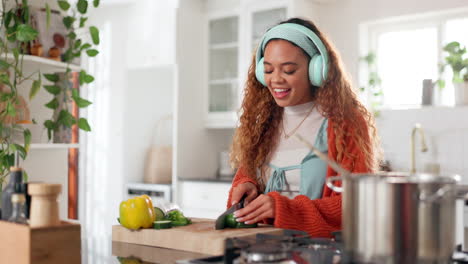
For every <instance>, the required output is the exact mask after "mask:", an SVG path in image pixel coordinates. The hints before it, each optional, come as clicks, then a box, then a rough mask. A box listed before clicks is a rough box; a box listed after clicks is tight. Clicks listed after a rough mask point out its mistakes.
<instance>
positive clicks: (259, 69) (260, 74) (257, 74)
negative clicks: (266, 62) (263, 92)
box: [255, 58, 267, 86]
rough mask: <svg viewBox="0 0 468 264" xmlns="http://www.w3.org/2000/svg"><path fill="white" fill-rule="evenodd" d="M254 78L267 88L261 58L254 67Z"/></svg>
mask: <svg viewBox="0 0 468 264" xmlns="http://www.w3.org/2000/svg"><path fill="white" fill-rule="evenodd" d="M255 77H257V80H258V81H259V82H260V83H261V84H263V86H267V85H266V82H265V70H264V66H263V58H261V59H260V60H259V61H258V62H257V65H255Z"/></svg>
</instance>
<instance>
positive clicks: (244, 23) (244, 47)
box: [204, 0, 310, 128]
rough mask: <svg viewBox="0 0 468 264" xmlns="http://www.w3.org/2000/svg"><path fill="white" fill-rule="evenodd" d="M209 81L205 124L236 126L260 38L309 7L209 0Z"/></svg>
mask: <svg viewBox="0 0 468 264" xmlns="http://www.w3.org/2000/svg"><path fill="white" fill-rule="evenodd" d="M205 7H206V10H207V17H208V19H207V28H208V30H207V31H208V34H207V36H208V41H207V47H208V52H207V56H208V58H207V62H208V63H207V64H208V65H207V74H206V78H207V82H206V83H207V85H205V87H206V102H207V103H206V104H205V105H204V111H205V113H206V118H205V125H206V127H207V128H235V127H236V124H237V119H238V117H237V114H236V112H237V110H238V109H239V107H240V104H241V102H242V90H243V87H244V84H245V81H246V77H247V71H248V67H249V64H250V62H251V56H252V55H253V54H254V52H255V50H256V47H257V45H258V42H259V40H260V38H261V37H262V35H263V34H264V33H265V31H266V30H267V29H268V28H270V27H272V26H274V25H275V24H277V23H278V22H280V21H283V20H285V19H286V18H287V17H289V16H295V15H299V13H300V12H299V10H301V12H304V8H306V11H307V10H310V6H309V5H306V4H305V3H304V1H297V0H296V1H292V0H289V1H288V0H280V1H261V2H260V1H251V0H244V1H238V2H237V5H236V4H235V3H234V4H233V3H232V2H229V1H228V4H226V5H224V6H220V5H219V1H214V0H211V1H206V6H205Z"/></svg>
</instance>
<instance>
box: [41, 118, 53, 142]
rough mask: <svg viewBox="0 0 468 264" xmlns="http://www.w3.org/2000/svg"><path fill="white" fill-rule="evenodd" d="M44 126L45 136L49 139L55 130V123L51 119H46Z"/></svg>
mask: <svg viewBox="0 0 468 264" xmlns="http://www.w3.org/2000/svg"><path fill="white" fill-rule="evenodd" d="M44 126H45V127H46V128H47V138H48V139H49V140H50V139H51V138H52V131H54V130H55V127H56V124H55V122H54V121H52V120H46V121H45V122H44Z"/></svg>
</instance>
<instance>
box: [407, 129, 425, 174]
mask: <svg viewBox="0 0 468 264" xmlns="http://www.w3.org/2000/svg"><path fill="white" fill-rule="evenodd" d="M416 131H419V134H420V136H421V152H426V151H427V145H426V140H425V138H424V131H423V129H422V128H421V124H419V123H416V124H415V125H414V127H413V130H412V131H411V169H410V173H411V174H414V173H416V161H415V155H416V154H415V152H416V151H415V150H414V145H415V143H414V137H415V136H416Z"/></svg>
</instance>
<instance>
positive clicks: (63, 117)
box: [44, 0, 100, 140]
mask: <svg viewBox="0 0 468 264" xmlns="http://www.w3.org/2000/svg"><path fill="white" fill-rule="evenodd" d="M58 5H59V7H60V8H61V9H62V10H63V11H66V12H67V16H65V17H64V18H63V24H64V26H65V28H66V29H67V31H68V32H67V35H66V38H67V41H68V43H69V45H68V48H67V50H66V51H65V52H64V54H63V56H62V57H63V60H64V62H66V63H67V64H68V67H67V70H66V73H65V74H67V76H68V75H69V74H70V73H71V69H70V67H69V66H70V64H71V63H72V62H73V61H74V60H75V59H77V58H81V57H82V56H83V54H84V52H85V53H86V55H87V56H88V57H95V56H97V55H98V54H99V51H98V50H97V49H96V48H95V46H97V45H99V42H100V39H99V30H98V29H97V28H96V27H94V26H90V27H89V29H88V31H89V37H90V40H91V43H89V42H87V41H86V40H85V38H83V39H82V38H79V37H78V34H77V30H82V29H85V28H86V22H87V20H88V17H86V14H87V12H88V10H89V9H88V6H89V4H88V1H87V0H78V1H77V2H76V4H75V5H71V4H70V3H69V2H68V1H64V0H60V1H58ZM93 6H94V7H95V8H96V7H98V6H99V1H97V0H94V1H93ZM67 76H65V77H64V78H62V79H67ZM44 77H45V78H46V79H47V80H49V81H50V82H52V83H54V85H50V86H45V87H44V88H45V89H46V90H47V91H48V92H49V93H50V94H52V95H53V96H54V98H53V99H52V100H51V101H50V102H48V103H47V104H46V105H45V106H46V107H48V108H50V109H52V110H54V111H55V113H54V115H53V116H52V117H51V118H50V119H48V120H46V121H45V122H44V126H45V127H46V128H47V134H48V137H49V140H50V139H51V137H52V132H57V131H58V130H59V129H60V128H61V127H66V128H71V127H72V126H73V125H78V127H79V128H80V129H81V130H84V131H91V126H90V125H89V123H88V120H87V119H86V118H77V117H74V116H73V115H72V114H71V113H70V106H69V103H70V102H71V101H74V102H75V104H76V105H77V106H78V107H79V108H86V107H88V106H89V105H91V104H92V103H91V102H90V101H88V100H86V99H84V98H82V97H80V95H79V92H78V90H76V89H71V88H70V87H68V88H67V87H66V85H65V86H63V85H62V86H61V85H58V82H59V81H60V79H61V78H60V76H59V74H44ZM93 81H94V77H93V76H92V75H90V74H89V73H87V72H86V71H85V70H81V71H80V73H79V83H80V86H82V85H84V84H90V83H92V82H93ZM59 98H60V100H59ZM61 103H63V104H65V105H66V106H65V107H63V108H60V106H61Z"/></svg>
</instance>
